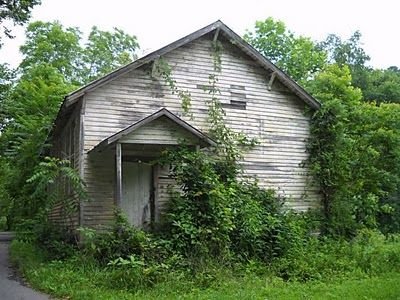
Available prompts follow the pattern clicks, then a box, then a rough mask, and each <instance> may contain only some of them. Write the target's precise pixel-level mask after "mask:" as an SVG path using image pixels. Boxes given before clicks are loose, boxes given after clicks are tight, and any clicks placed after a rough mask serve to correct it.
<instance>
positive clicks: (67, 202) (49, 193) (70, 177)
mask: <svg viewBox="0 0 400 300" xmlns="http://www.w3.org/2000/svg"><path fill="white" fill-rule="evenodd" d="M57 182H58V183H59V185H58V186H55V183H57ZM27 183H28V184H32V185H33V186H34V188H33V193H32V195H31V199H32V200H33V201H35V202H36V203H34V204H32V203H30V204H29V205H28V207H32V206H33V207H37V208H39V209H42V210H43V211H42V213H44V214H45V215H47V214H48V213H49V212H50V211H51V209H52V208H53V207H54V205H55V204H56V203H62V205H63V209H64V212H65V214H66V215H70V214H72V213H73V212H76V211H77V209H78V199H79V200H80V201H85V200H87V199H88V196H87V193H86V189H85V184H84V182H83V180H82V179H81V178H80V176H79V174H78V172H77V171H76V170H75V169H74V168H73V167H71V166H70V162H69V161H68V160H61V159H58V158H55V157H45V158H44V159H43V161H41V162H40V163H39V164H38V165H37V166H36V167H35V169H34V172H33V175H32V177H30V178H29V179H28V180H27ZM61 183H63V184H64V185H65V184H67V185H69V186H70V187H71V190H72V191H73V192H72V193H71V194H66V193H65V192H64V191H61V190H60V189H61V188H62V187H61Z"/></svg>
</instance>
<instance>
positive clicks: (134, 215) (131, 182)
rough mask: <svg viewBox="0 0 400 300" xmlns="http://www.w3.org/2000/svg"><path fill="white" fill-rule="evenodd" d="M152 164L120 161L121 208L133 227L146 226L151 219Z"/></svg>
mask: <svg viewBox="0 0 400 300" xmlns="http://www.w3.org/2000/svg"><path fill="white" fill-rule="evenodd" d="M152 191H153V170H152V166H151V165H150V164H148V163H143V162H130V161H124V162H123V163H122V199H121V209H122V211H123V212H124V213H125V215H126V216H127V218H128V221H129V222H130V223H131V224H132V225H133V226H135V227H138V228H147V227H149V225H150V223H151V219H152V213H153V212H152V209H153V208H152V197H153V193H152Z"/></svg>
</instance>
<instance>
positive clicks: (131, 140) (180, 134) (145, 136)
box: [119, 116, 198, 145]
mask: <svg viewBox="0 0 400 300" xmlns="http://www.w3.org/2000/svg"><path fill="white" fill-rule="evenodd" d="M184 141H186V142H188V143H191V144H193V142H195V144H197V143H198V139H197V138H196V137H195V136H194V135H193V134H190V133H189V132H187V131H186V130H184V129H183V128H182V127H180V126H179V125H177V124H176V123H174V122H173V121H171V120H170V119H168V118H167V117H165V116H164V117H161V118H159V119H157V120H154V121H152V122H151V123H149V124H147V125H145V126H143V127H141V128H139V129H137V130H135V131H133V132H132V133H130V134H129V135H127V136H125V137H123V138H121V139H120V140H119V142H120V143H122V144H150V145H179V143H180V142H184Z"/></svg>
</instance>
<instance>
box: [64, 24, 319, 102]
mask: <svg viewBox="0 0 400 300" xmlns="http://www.w3.org/2000/svg"><path fill="white" fill-rule="evenodd" d="M216 30H218V31H219V33H220V34H223V35H224V36H225V37H227V38H228V39H229V40H230V41H231V42H232V43H233V44H234V45H236V46H237V47H238V48H239V49H241V50H242V51H243V52H245V53H246V54H247V55H249V56H250V57H252V58H253V59H254V60H255V61H256V62H258V63H259V64H260V65H261V66H262V67H264V68H265V69H267V70H269V71H271V72H273V73H274V74H275V77H276V78H277V79H278V80H280V81H281V82H282V84H284V85H285V86H286V87H287V88H288V89H289V90H290V91H292V92H293V93H294V94H296V95H297V96H298V97H299V98H300V99H301V100H303V101H304V102H305V103H306V104H308V105H309V106H310V107H312V108H314V109H318V108H320V106H321V104H320V103H319V102H318V101H317V100H316V99H314V98H313V97H312V96H311V95H310V94H308V93H307V92H306V91H305V90H304V89H303V88H302V87H300V86H299V85H298V84H297V83H296V82H295V81H294V80H293V79H291V78H290V77H289V76H288V75H287V74H286V73H284V72H283V71H282V70H280V69H279V68H278V67H277V66H275V65H274V64H273V63H272V62H270V61H269V60H268V59H267V58H265V57H264V56H263V55H262V54H261V53H259V52H258V51H257V50H256V49H254V48H253V47H252V46H251V45H250V44H248V43H247V42H246V41H245V40H244V39H242V38H241V37H240V36H239V35H237V34H236V33H235V32H233V31H232V30H231V29H230V28H229V27H228V26H226V25H225V24H224V23H222V22H221V21H219V20H218V21H216V22H214V23H212V24H210V25H208V26H206V27H204V28H202V29H199V30H197V31H195V32H193V33H192V34H189V35H187V36H185V37H183V38H181V39H179V40H177V41H175V42H173V43H171V44H169V45H167V46H165V47H163V48H161V49H159V50H157V51H154V52H152V53H150V54H148V55H146V56H144V57H142V58H140V59H138V60H135V61H134V62H132V63H130V64H127V65H125V66H123V67H121V68H119V69H117V70H115V71H113V72H111V73H109V74H107V75H105V76H103V77H101V78H99V79H97V80H95V81H92V82H90V83H89V84H87V85H85V86H83V87H81V88H79V89H77V90H76V91H74V92H72V93H70V94H68V95H67V96H66V97H65V100H64V103H63V106H64V105H65V106H67V107H68V106H69V105H71V104H73V103H75V102H76V101H78V100H79V98H80V97H81V96H83V95H84V94H85V93H87V92H89V91H92V90H94V89H96V88H97V87H99V86H101V85H103V84H105V83H107V82H109V81H111V80H113V79H115V78H117V77H119V76H121V75H123V74H125V73H127V72H129V71H132V70H134V69H136V68H139V67H140V66H142V65H144V64H147V63H149V62H151V61H153V60H155V59H157V58H159V57H160V56H163V55H165V54H167V53H169V52H171V51H173V50H174V49H177V48H179V47H181V46H183V45H185V44H188V43H190V42H192V41H194V40H196V39H198V38H200V37H202V36H204V35H206V34H208V33H210V32H213V31H216Z"/></svg>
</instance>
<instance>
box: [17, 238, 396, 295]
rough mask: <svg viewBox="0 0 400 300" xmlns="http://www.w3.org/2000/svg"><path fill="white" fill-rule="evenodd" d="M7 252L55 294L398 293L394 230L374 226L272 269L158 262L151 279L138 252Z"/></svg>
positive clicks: (321, 243) (306, 248) (27, 248)
mask: <svg viewBox="0 0 400 300" xmlns="http://www.w3.org/2000/svg"><path fill="white" fill-rule="evenodd" d="M289 256H290V257H291V259H290V260H291V261H290V260H289V259H288V258H289ZM11 258H12V261H13V262H14V263H15V264H16V265H17V266H18V268H19V269H20V270H21V271H22V274H23V275H24V277H25V278H26V279H27V280H28V282H29V283H30V284H31V285H32V286H33V287H35V288H38V289H40V290H42V291H44V292H47V293H50V294H51V295H53V296H57V297H59V298H71V299H94V298H95V299H160V298H162V299H177V298H182V299H211V298H212V299H220V298H221V299H231V298H232V299H238V298H240V299H265V298H271V299H300V298H304V297H307V298H316V299H337V298H338V297H343V298H346V299H363V298H368V299H392V298H393V299H395V298H396V297H397V295H398V293H399V288H398V280H399V258H400V249H399V240H398V236H393V237H391V238H388V239H385V238H384V237H383V236H382V235H380V234H378V233H376V232H372V231H363V232H361V233H360V235H359V236H358V237H357V238H356V239H354V240H353V241H352V242H345V241H339V242H338V241H335V240H318V239H315V238H312V241H310V242H309V243H304V245H303V248H302V249H301V250H299V249H297V251H293V252H291V253H288V255H287V256H286V257H285V259H284V258H282V259H280V260H277V261H276V262H275V263H274V264H273V265H272V268H265V267H263V266H261V265H260V264H259V263H258V262H257V261H252V262H250V263H249V264H247V265H239V266H237V268H236V267H235V266H232V267H230V268H228V267H226V266H221V263H220V262H214V265H211V266H210V265H209V266H208V267H207V268H204V269H203V270H202V272H201V273H198V274H197V276H193V275H192V276H191V274H190V273H188V272H179V271H176V270H174V269H159V270H160V273H159V275H157V277H156V278H155V281H154V282H153V283H151V281H146V280H145V278H146V273H145V272H143V263H142V259H141V258H139V257H137V256H133V257H132V259H131V258H126V259H122V260H117V261H115V262H113V263H114V264H116V265H117V266H115V267H114V266H107V267H99V266H98V265H96V264H93V263H92V262H91V261H90V260H89V259H88V258H87V257H82V256H80V255H79V256H75V257H72V258H70V259H67V260H63V261H61V260H50V261H49V260H48V257H47V255H46V252H44V251H43V250H42V249H40V248H37V246H34V245H32V244H30V243H27V242H21V241H18V240H15V241H13V242H12V244H11ZM139 270H140V271H139ZM161 270H162V271H161ZM274 272H276V274H281V275H282V276H284V277H285V278H287V279H289V280H287V281H285V280H283V279H282V278H280V277H277V276H276V275H274ZM119 274H121V275H119ZM136 274H140V275H136ZM153 274H154V273H153ZM135 278H136V279H135ZM141 280H142V281H141ZM143 280H144V281H143ZM124 282H125V283H126V284H125V283H124ZM128 284H130V285H128ZM377 286H379V287H380V288H379V289H378V288H376V287H377ZM150 287H151V288H150Z"/></svg>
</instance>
